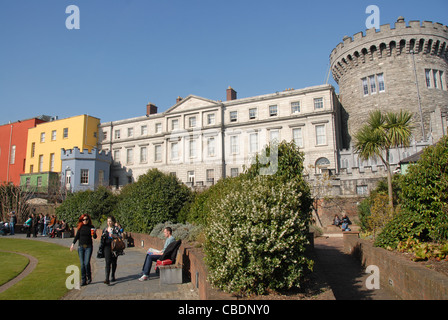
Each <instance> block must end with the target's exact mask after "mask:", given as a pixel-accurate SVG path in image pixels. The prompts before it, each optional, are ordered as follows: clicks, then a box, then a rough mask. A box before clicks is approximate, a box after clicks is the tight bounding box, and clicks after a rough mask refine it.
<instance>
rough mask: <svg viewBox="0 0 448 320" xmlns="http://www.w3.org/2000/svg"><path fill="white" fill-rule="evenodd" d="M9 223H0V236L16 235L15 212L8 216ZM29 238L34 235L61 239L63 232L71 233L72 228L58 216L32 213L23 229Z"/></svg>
mask: <svg viewBox="0 0 448 320" xmlns="http://www.w3.org/2000/svg"><path fill="white" fill-rule="evenodd" d="M8 217H9V221H7V222H6V221H0V235H3V236H6V235H8V234H9V235H11V236H13V235H15V231H16V229H17V227H18V225H17V215H16V213H15V211H11V212H10V213H9V214H8ZM20 231H22V232H25V233H26V236H27V238H29V237H31V235H33V237H34V238H36V237H37V236H42V237H51V238H54V237H60V236H61V234H62V233H63V232H66V231H70V227H69V226H68V224H67V223H66V221H65V220H64V219H61V220H59V219H57V217H56V215H50V214H43V213H39V214H36V213H34V212H33V213H31V214H30V215H29V216H28V217H27V219H26V220H25V222H24V223H23V229H21V230H20Z"/></svg>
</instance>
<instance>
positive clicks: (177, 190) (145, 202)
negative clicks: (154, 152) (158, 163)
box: [114, 169, 192, 234]
mask: <svg viewBox="0 0 448 320" xmlns="http://www.w3.org/2000/svg"><path fill="white" fill-rule="evenodd" d="M191 200H192V192H191V191H190V189H189V188H188V187H187V186H185V185H184V184H182V182H180V181H179V180H178V179H177V178H176V177H175V176H173V175H169V174H165V173H162V172H161V171H159V170H157V169H151V170H149V171H148V172H147V173H146V174H144V175H142V176H140V177H139V179H138V181H137V182H135V183H132V184H129V185H127V186H125V187H124V188H123V190H122V192H121V194H120V196H119V203H118V205H117V207H116V210H115V211H114V214H115V218H116V219H117V220H118V221H119V222H120V223H121V225H122V226H123V227H124V228H125V229H126V230H129V231H132V232H138V233H148V234H149V233H150V232H151V230H152V229H153V228H154V226H155V225H156V224H158V223H163V222H165V221H173V222H177V220H178V216H179V214H180V212H181V210H182V208H183V207H184V206H185V205H186V204H188V203H189V202H191Z"/></svg>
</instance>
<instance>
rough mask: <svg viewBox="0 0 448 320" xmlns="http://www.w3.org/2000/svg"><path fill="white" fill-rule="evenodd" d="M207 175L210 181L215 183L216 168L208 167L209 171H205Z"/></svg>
mask: <svg viewBox="0 0 448 320" xmlns="http://www.w3.org/2000/svg"><path fill="white" fill-rule="evenodd" d="M205 176H206V179H207V182H208V183H212V184H213V183H215V170H213V169H207V171H206V172H205Z"/></svg>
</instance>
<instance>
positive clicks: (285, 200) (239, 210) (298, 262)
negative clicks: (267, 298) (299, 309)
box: [205, 176, 312, 294]
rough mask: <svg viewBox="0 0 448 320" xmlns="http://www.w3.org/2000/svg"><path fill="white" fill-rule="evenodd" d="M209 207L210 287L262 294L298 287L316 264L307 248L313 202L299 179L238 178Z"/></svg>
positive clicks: (207, 256) (208, 263) (208, 250)
mask: <svg viewBox="0 0 448 320" xmlns="http://www.w3.org/2000/svg"><path fill="white" fill-rule="evenodd" d="M227 183H229V184H230V183H231V184H232V189H233V190H232V191H230V192H229V193H228V194H226V196H225V197H221V198H220V199H219V201H217V202H216V203H215V204H216V205H215V206H213V207H212V208H211V211H210V216H209V217H208V221H207V228H206V232H205V233H206V243H205V253H206V263H207V266H208V270H209V280H210V282H211V283H212V285H214V286H216V287H217V288H220V289H222V290H224V291H226V292H234V293H235V292H236V293H256V294H263V293H265V292H267V291H268V290H280V289H289V288H292V287H299V286H300V283H301V280H302V279H303V277H304V273H305V271H306V270H307V269H308V268H311V266H312V261H310V260H308V259H307V258H306V257H305V255H304V252H305V246H306V244H308V240H307V235H308V225H309V222H310V218H311V215H310V208H311V199H310V196H309V189H308V190H306V189H305V190H303V189H302V187H303V185H302V184H301V182H300V181H299V180H297V179H293V180H290V181H288V182H285V180H284V179H282V178H281V177H278V176H257V177H254V178H251V179H244V178H235V179H230V181H228V182H227Z"/></svg>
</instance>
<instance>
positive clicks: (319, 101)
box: [314, 98, 324, 110]
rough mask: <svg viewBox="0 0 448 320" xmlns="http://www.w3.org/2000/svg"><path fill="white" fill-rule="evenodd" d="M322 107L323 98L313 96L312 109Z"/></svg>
mask: <svg viewBox="0 0 448 320" xmlns="http://www.w3.org/2000/svg"><path fill="white" fill-rule="evenodd" d="M323 108H324V98H314V110H321V109H323Z"/></svg>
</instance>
